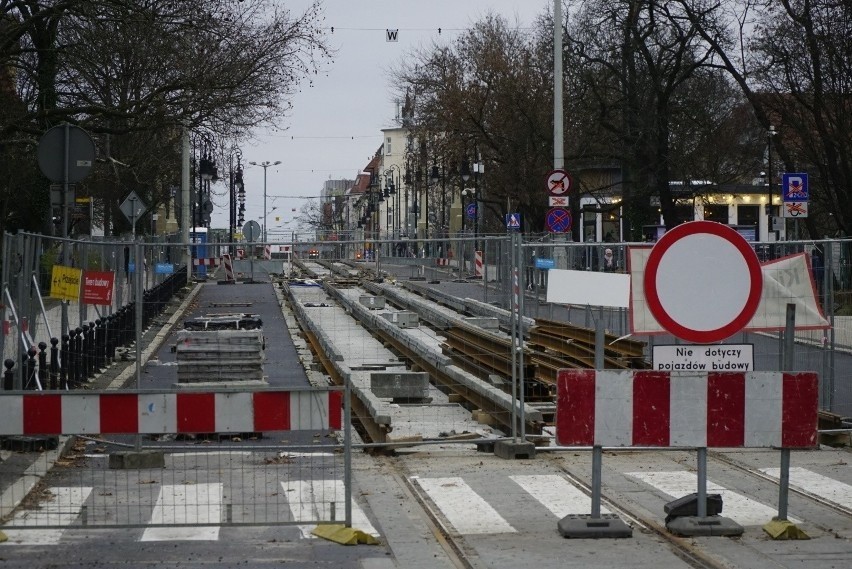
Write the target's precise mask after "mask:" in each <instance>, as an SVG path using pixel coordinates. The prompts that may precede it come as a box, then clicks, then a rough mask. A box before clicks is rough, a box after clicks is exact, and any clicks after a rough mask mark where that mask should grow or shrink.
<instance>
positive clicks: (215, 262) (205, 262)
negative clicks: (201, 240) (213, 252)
mask: <svg viewBox="0 0 852 569" xmlns="http://www.w3.org/2000/svg"><path fill="white" fill-rule="evenodd" d="M192 264H193V265H195V266H196V267H218V266H219V259H218V258H216V257H210V258H207V259H193V260H192Z"/></svg>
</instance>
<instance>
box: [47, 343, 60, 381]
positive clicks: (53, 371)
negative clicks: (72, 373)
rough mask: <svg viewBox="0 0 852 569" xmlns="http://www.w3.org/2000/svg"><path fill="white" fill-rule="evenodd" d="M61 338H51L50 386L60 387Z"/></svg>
mask: <svg viewBox="0 0 852 569" xmlns="http://www.w3.org/2000/svg"><path fill="white" fill-rule="evenodd" d="M58 344H59V339H58V338H51V339H50V368H49V373H50V388H51V389H53V390H55V389H58V388H59V346H58Z"/></svg>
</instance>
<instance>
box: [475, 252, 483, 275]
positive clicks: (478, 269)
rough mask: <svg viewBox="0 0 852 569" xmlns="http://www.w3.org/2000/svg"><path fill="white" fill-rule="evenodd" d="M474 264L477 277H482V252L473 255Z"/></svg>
mask: <svg viewBox="0 0 852 569" xmlns="http://www.w3.org/2000/svg"><path fill="white" fill-rule="evenodd" d="M473 262H474V273H473V274H474V275H476V276H477V277H481V276H482V273H483V268H482V251H474V254H473Z"/></svg>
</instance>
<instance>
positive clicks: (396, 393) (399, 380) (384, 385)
mask: <svg viewBox="0 0 852 569" xmlns="http://www.w3.org/2000/svg"><path fill="white" fill-rule="evenodd" d="M370 390H371V391H372V392H373V395H375V396H376V397H382V398H390V399H393V400H394V401H417V402H422V401H424V400H427V399H429V374H428V373H425V372H414V371H401V372H396V371H378V372H373V373H371V374H370Z"/></svg>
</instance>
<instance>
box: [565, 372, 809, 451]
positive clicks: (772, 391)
mask: <svg viewBox="0 0 852 569" xmlns="http://www.w3.org/2000/svg"><path fill="white" fill-rule="evenodd" d="M818 393H819V391H818V377H817V374H816V373H814V372H790V373H782V372H748V373H730V372H719V373H703V372H698V373H690V372H661V371H608V370H607V371H595V370H560V371H559V375H558V379H557V404H556V439H557V442H558V444H560V445H563V446H615V447H619V446H620V447H630V446H656V447H696V448H701V447H759V448H769V447H787V448H811V447H814V446H816V445H817V410H818Z"/></svg>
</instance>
